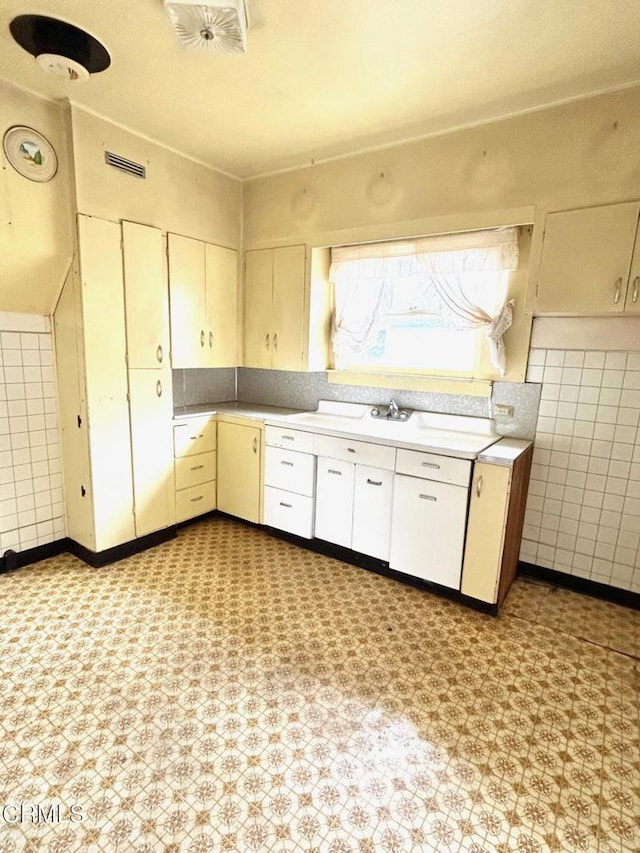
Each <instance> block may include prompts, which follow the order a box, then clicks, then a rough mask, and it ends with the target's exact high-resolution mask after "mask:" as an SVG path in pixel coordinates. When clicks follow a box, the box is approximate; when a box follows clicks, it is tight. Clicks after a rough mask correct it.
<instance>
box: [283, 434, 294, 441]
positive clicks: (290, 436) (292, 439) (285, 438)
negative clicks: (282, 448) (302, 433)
mask: <svg viewBox="0 0 640 853" xmlns="http://www.w3.org/2000/svg"><path fill="white" fill-rule="evenodd" d="M280 438H281V439H282V440H283V441H295V437H294V436H293V435H281V436H280Z"/></svg>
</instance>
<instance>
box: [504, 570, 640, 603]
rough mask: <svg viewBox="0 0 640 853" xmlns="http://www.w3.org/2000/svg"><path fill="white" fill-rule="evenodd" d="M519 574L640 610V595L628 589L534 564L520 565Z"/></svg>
mask: <svg viewBox="0 0 640 853" xmlns="http://www.w3.org/2000/svg"><path fill="white" fill-rule="evenodd" d="M518 574H519V575H522V576H524V577H528V578H534V579H535V580H540V581H545V582H546V583H550V584H553V585H554V586H559V587H562V588H563V589H572V590H574V592H581V593H583V594H584V595H590V596H591V597H592V598H600V599H602V600H603V601H612V602H613V603H614V604H622V605H623V606H624V607H630V608H631V609H632V610H640V593H637V592H630V591H629V590H628V589H620V587H617V586H609V585H608V584H606V583H598V582H597V581H592V580H589V579H588V578H579V577H577V576H576V575H568V574H565V572H558V571H556V570H555V569H545V568H543V567H542V566H536V565H535V564H534V563H525V562H523V561H522V560H521V561H520V562H519V563H518Z"/></svg>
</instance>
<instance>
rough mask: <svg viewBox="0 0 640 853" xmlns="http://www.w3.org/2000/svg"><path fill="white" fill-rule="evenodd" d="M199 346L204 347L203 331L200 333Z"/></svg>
mask: <svg viewBox="0 0 640 853" xmlns="http://www.w3.org/2000/svg"><path fill="white" fill-rule="evenodd" d="M200 346H201V347H203V346H204V329H203V330H202V331H201V332H200Z"/></svg>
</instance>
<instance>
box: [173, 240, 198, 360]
mask: <svg viewBox="0 0 640 853" xmlns="http://www.w3.org/2000/svg"><path fill="white" fill-rule="evenodd" d="M167 240H168V256H169V308H170V317H171V365H172V367H174V368H177V367H206V366H207V362H206V352H205V343H206V337H207V335H206V331H205V324H206V299H205V252H204V243H202V242H201V241H200V240H193V239H192V238H190V237H181V236H180V235H178V234H168V235H167Z"/></svg>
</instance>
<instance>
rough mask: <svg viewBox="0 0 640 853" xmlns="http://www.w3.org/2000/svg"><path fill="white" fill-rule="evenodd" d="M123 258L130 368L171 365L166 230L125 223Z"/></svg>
mask: <svg viewBox="0 0 640 853" xmlns="http://www.w3.org/2000/svg"><path fill="white" fill-rule="evenodd" d="M122 255H123V265H124V286H125V287H124V296H125V313H126V327H127V357H128V363H129V368H130V369H133V368H158V367H163V366H165V365H168V363H169V294H168V291H167V283H166V275H165V270H164V263H163V257H164V253H163V243H162V231H161V230H160V229H159V228H151V227H150V226H148V225H139V224H138V223H136V222H123V223H122Z"/></svg>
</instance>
